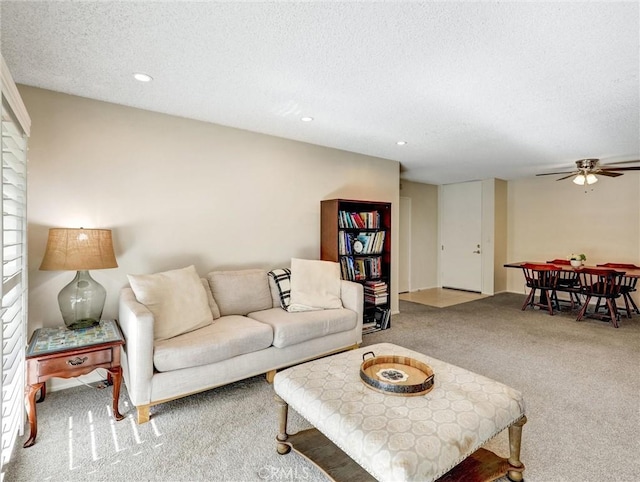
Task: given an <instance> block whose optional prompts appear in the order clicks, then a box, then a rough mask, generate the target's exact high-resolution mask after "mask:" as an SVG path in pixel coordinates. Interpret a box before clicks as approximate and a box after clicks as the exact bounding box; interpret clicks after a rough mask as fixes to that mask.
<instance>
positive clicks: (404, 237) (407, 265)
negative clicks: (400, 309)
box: [398, 196, 412, 293]
mask: <svg viewBox="0 0 640 482" xmlns="http://www.w3.org/2000/svg"><path fill="white" fill-rule="evenodd" d="M399 206H400V208H399V216H398V219H399V223H398V225H399V232H398V237H399V243H398V251H399V253H398V254H399V255H398V293H407V292H411V213H412V212H411V209H412V207H411V198H410V197H406V196H400V202H399ZM403 220H408V222H407V223H403V222H402V221H403ZM403 266H404V269H403ZM403 277H404V282H406V290H404V289H403V288H404V286H403Z"/></svg>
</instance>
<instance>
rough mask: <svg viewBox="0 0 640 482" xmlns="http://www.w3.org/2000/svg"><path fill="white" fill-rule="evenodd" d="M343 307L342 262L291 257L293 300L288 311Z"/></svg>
mask: <svg viewBox="0 0 640 482" xmlns="http://www.w3.org/2000/svg"><path fill="white" fill-rule="evenodd" d="M335 308H342V301H341V300H340V264H338V263H334V262H333V261H317V260H310V259H297V258H291V302H290V303H289V307H288V308H287V311H311V310H325V309H335Z"/></svg>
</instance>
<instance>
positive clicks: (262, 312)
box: [119, 267, 363, 423]
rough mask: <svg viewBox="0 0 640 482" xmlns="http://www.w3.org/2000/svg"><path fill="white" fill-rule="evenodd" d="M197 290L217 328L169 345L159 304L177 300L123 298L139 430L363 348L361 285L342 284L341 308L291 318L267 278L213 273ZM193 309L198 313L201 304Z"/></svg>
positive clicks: (125, 360) (258, 273) (260, 273)
mask: <svg viewBox="0 0 640 482" xmlns="http://www.w3.org/2000/svg"><path fill="white" fill-rule="evenodd" d="M191 268H192V267H191ZM176 271H177V270H176ZM194 275H195V276H197V274H195V269H194ZM151 276H153V275H151ZM130 281H131V282H132V286H133V287H134V288H136V287H138V285H134V283H133V281H134V280H132V278H131V277H130ZM136 282H137V280H136ZM197 282H199V283H200V285H201V286H203V288H204V292H205V293H206V300H207V301H208V305H209V306H208V308H209V309H210V310H211V316H210V318H212V321H211V322H209V323H206V324H205V326H202V327H199V328H196V329H194V330H191V331H188V332H186V333H182V334H179V335H177V336H170V337H168V338H165V339H157V336H156V335H157V333H155V334H154V328H155V329H156V330H159V329H160V325H159V323H158V321H157V320H154V318H159V317H160V316H161V314H159V312H158V306H157V302H159V303H164V302H166V301H167V297H170V296H171V295H170V294H169V295H168V294H167V293H166V292H165V293H160V295H159V296H157V299H156V300H155V301H156V303H155V304H154V303H152V302H149V303H148V306H146V305H145V304H143V303H141V302H140V301H139V300H138V299H137V298H136V295H135V294H134V289H132V287H126V288H123V289H122V291H121V294H120V302H119V323H120V327H121V328H122V332H123V334H124V337H125V340H126V343H125V345H124V347H123V353H122V368H123V375H124V381H125V384H126V387H127V392H128V394H129V398H130V399H131V402H132V403H133V405H134V406H135V407H136V409H137V415H138V423H145V422H147V421H149V417H150V407H151V406H152V405H156V404H159V403H163V402H167V401H169V400H173V399H176V398H180V397H184V396H187V395H190V394H193V393H197V392H202V391H205V390H209V389H212V388H215V387H218V386H221V385H225V384H228V383H231V382H234V381H237V380H241V379H244V378H248V377H252V376H255V375H259V374H263V373H265V374H266V375H267V380H268V381H269V382H271V381H272V380H273V377H274V376H275V373H276V370H278V369H280V368H284V367H287V366H291V365H295V364H298V363H300V362H304V361H307V360H311V359H313V358H318V357H321V356H323V355H327V354H330V353H335V352H339V351H343V350H347V349H352V348H357V347H358V346H359V344H360V343H361V342H362V320H363V311H362V310H363V307H362V303H363V293H362V286H361V285H360V284H358V283H353V282H349V281H339V283H340V286H339V291H340V300H341V302H342V308H337V309H323V310H318V311H305V312H292V313H290V312H288V311H285V310H284V309H283V308H282V307H281V300H280V292H279V290H278V285H277V284H276V282H275V281H274V279H273V278H272V277H271V276H269V275H268V273H267V271H266V270H254V269H250V270H240V271H213V272H211V273H209V274H208V275H207V278H206V279H198V280H197V281H196V283H197ZM184 285H185V283H181V284H180V285H179V286H181V287H182V286H184ZM139 291H140V288H139V287H138V291H136V292H137V293H139ZM193 291H199V290H198V289H194V290H193ZM158 300H159V301H158ZM178 301H180V300H178ZM182 301H184V300H182ZM189 303H190V305H189V306H194V310H195V309H196V308H195V305H196V304H197V302H195V303H194V302H193V301H191V300H189ZM205 303H206V302H205ZM154 312H155V313H156V315H154ZM180 312H181V313H185V312H186V310H182V311H177V313H180ZM174 317H175V315H174Z"/></svg>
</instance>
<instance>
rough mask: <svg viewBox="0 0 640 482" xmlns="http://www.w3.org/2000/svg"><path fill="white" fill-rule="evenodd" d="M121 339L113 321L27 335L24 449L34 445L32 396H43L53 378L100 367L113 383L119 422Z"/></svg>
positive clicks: (41, 398)
mask: <svg viewBox="0 0 640 482" xmlns="http://www.w3.org/2000/svg"><path fill="white" fill-rule="evenodd" d="M122 345H124V337H123V336H122V333H121V332H120V328H119V327H118V324H117V323H116V321H115V320H102V321H101V322H100V324H99V325H97V326H93V327H90V328H82V329H80V330H69V329H67V328H65V327H60V328H39V329H37V330H36V331H35V332H34V333H33V335H32V336H31V340H30V341H29V346H28V348H27V355H26V362H27V386H26V399H27V400H26V401H27V414H28V417H29V427H30V435H29V439H28V440H27V441H26V442H25V443H24V447H25V448H26V447H31V446H32V445H33V444H34V443H35V442H36V435H37V433H38V421H37V416H36V394H37V393H38V391H39V392H40V397H39V398H38V400H37V401H38V402H41V401H43V400H44V398H45V395H46V388H45V387H46V385H45V382H46V381H47V380H49V379H50V378H53V377H59V378H73V377H77V376H80V375H86V374H87V373H90V372H92V371H93V370H95V369H96V368H104V369H105V370H107V373H108V374H109V375H108V376H109V381H111V382H112V383H113V417H114V418H115V419H116V420H122V419H123V418H124V416H123V415H121V414H120V412H119V411H118V399H119V398H120V384H121V383H122V368H121V367H120V347H121V346H122Z"/></svg>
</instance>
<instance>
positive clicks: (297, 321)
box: [247, 308, 358, 348]
mask: <svg viewBox="0 0 640 482" xmlns="http://www.w3.org/2000/svg"><path fill="white" fill-rule="evenodd" d="M247 316H248V317H249V318H253V319H254V320H257V321H260V322H262V323H265V324H267V325H270V326H271V328H272V329H273V346H275V347H277V348H284V347H286V346H289V345H295V344H296V343H302V342H303V341H307V340H312V339H314V338H320V337H322V336H326V335H331V334H332V333H340V332H343V331H349V330H353V329H354V328H355V326H356V323H357V321H358V316H357V314H356V312H355V311H351V310H347V309H344V308H339V309H335V310H321V311H305V312H299V313H289V312H286V311H284V310H283V309H282V308H271V309H270V310H263V311H256V312H254V313H249V314H248V315H247Z"/></svg>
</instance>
